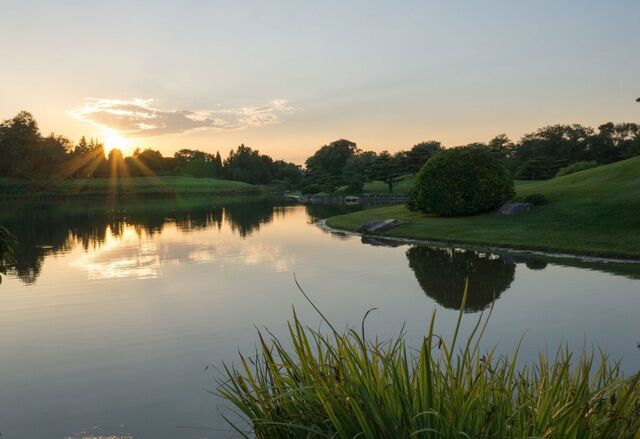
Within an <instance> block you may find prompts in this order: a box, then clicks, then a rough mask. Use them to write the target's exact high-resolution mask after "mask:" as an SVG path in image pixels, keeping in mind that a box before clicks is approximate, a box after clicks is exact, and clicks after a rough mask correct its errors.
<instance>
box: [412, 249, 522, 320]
mask: <svg viewBox="0 0 640 439" xmlns="http://www.w3.org/2000/svg"><path fill="white" fill-rule="evenodd" d="M407 258H408V259H409V267H411V269H412V270H413V272H414V274H415V275H416V279H417V280H418V283H419V284H420V286H421V287H422V289H423V290H424V292H425V293H426V294H427V295H428V296H429V297H431V298H433V299H435V300H436V302H438V303H439V304H440V305H442V306H444V307H447V308H452V309H460V305H461V303H462V295H463V293H464V287H465V282H466V280H467V279H469V290H468V291H469V292H468V296H467V304H466V306H465V309H466V311H469V312H475V311H480V310H482V309H484V308H486V307H487V306H488V305H490V304H491V302H492V301H493V298H494V297H495V298H496V299H497V298H498V297H500V294H502V292H503V291H504V290H506V289H507V288H509V286H510V285H511V282H513V278H514V274H515V267H516V265H515V264H514V263H513V262H508V261H507V260H505V259H504V258H502V257H500V256H497V255H494V254H490V253H478V252H475V251H473V250H457V249H448V248H433V247H424V246H413V247H411V248H410V249H409V250H407Z"/></svg>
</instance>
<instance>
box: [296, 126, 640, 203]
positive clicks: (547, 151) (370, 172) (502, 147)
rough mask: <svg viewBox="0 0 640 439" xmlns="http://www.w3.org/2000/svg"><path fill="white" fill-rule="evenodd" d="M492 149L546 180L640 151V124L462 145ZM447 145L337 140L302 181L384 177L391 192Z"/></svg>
mask: <svg viewBox="0 0 640 439" xmlns="http://www.w3.org/2000/svg"><path fill="white" fill-rule="evenodd" d="M460 146H461V147H467V148H481V149H484V150H486V151H488V152H489V153H490V154H491V155H492V156H493V157H494V158H496V159H497V160H499V161H500V162H501V163H502V164H503V165H505V167H506V168H507V169H508V170H509V171H510V172H511V175H512V176H513V177H514V178H516V179H521V180H544V179H549V178H552V177H555V176H556V174H558V172H559V171H560V170H561V169H566V168H567V167H569V166H571V165H573V167H574V168H575V169H581V168H586V167H588V166H590V165H597V164H607V163H613V162H617V161H620V160H625V159H628V158H631V157H635V156H638V155H640V125H638V124H636V123H612V122H608V123H605V124H602V125H600V126H599V127H598V129H597V130H594V129H593V128H589V127H584V126H582V125H578V124H573V125H551V126H546V127H543V128H540V129H538V130H536V131H534V132H532V133H527V134H525V135H524V136H522V138H521V139H520V140H519V141H518V142H513V141H512V140H510V139H509V138H508V137H507V136H506V135H505V134H500V135H498V136H495V137H494V138H493V139H491V140H490V141H489V142H487V143H479V142H477V143H470V144H468V145H460ZM442 150H443V146H442V144H441V143H440V142H438V141H435V140H432V141H427V142H421V143H418V144H416V145H414V146H413V147H411V148H410V149H408V150H403V151H399V152H396V153H395V154H391V153H389V152H388V151H382V152H380V153H376V152H374V151H362V150H360V149H358V148H357V146H356V144H355V143H354V142H351V141H349V140H346V139H340V140H336V141H335V142H332V143H330V144H328V145H325V146H323V147H321V148H320V149H318V150H317V151H316V152H315V153H314V154H313V155H312V156H311V157H309V158H308V159H307V160H306V172H305V177H304V183H303V184H304V185H306V186H307V187H309V189H308V190H307V192H309V193H312V192H314V191H318V192H319V191H320V190H322V191H325V192H333V191H335V190H336V189H338V188H341V187H342V188H347V190H351V191H354V192H357V191H358V189H360V190H361V189H362V186H363V183H364V182H367V181H371V180H380V181H383V182H385V183H386V184H387V185H388V187H389V190H390V192H393V188H394V186H395V185H396V184H397V183H398V181H400V180H401V177H402V176H404V175H407V174H416V173H417V172H418V171H419V170H420V169H421V168H422V166H423V165H424V164H425V163H426V162H427V160H429V159H430V158H431V157H432V156H434V155H435V154H437V153H439V152H440V151H442Z"/></svg>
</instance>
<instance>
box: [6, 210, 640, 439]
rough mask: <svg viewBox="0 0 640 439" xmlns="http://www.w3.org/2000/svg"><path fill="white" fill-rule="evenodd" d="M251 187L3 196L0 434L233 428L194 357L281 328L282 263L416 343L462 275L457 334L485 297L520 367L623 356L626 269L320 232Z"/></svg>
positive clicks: (334, 311)
mask: <svg viewBox="0 0 640 439" xmlns="http://www.w3.org/2000/svg"><path fill="white" fill-rule="evenodd" d="M335 209H338V210H343V211H344V210H347V209H349V208H347V207H338V208H336V207H333V208H326V207H322V206H316V207H304V206H296V205H283V204H278V203H276V202H272V201H269V200H261V199H251V200H247V201H245V202H241V201H234V202H227V203H223V204H214V203H206V202H203V203H196V202H193V201H190V202H189V203H167V202H145V205H144V206H142V205H136V204H129V205H121V206H111V207H106V206H97V205H88V204H68V205H58V206H33V205H32V206H28V205H22V206H3V209H2V213H1V214H0V223H3V224H6V225H8V226H9V227H10V228H11V229H12V230H13V231H14V233H15V234H16V235H17V236H18V238H19V240H20V247H19V248H18V254H17V256H18V260H17V264H16V267H15V269H14V270H13V271H12V272H11V273H9V275H8V276H6V277H4V280H3V283H2V284H1V285H0V313H1V317H0V433H2V437H3V439H4V438H7V439H14V438H19V439H22V438H65V437H83V436H99V435H105V436H106V435H131V436H133V437H135V438H136V439H139V438H213V437H225V436H233V435H230V434H228V433H226V432H225V429H226V428H227V427H226V426H225V424H224V422H223V421H222V419H221V416H220V413H228V409H227V408H226V407H225V405H224V404H223V403H222V402H221V401H220V400H218V399H217V398H216V397H214V396H213V395H211V394H210V393H208V392H207V391H208V390H215V388H216V382H215V379H216V377H219V376H220V375H219V374H218V373H217V372H216V371H215V370H212V369H211V368H209V369H208V370H205V367H206V366H207V365H209V364H213V365H216V366H219V365H220V364H221V362H222V361H233V360H234V359H235V358H236V356H237V350H238V349H240V350H241V351H244V352H249V353H250V352H251V351H252V350H253V348H254V347H255V340H256V333H255V329H254V325H255V326H258V327H262V326H267V327H269V328H270V329H271V330H273V331H274V332H275V333H278V334H283V333H284V330H285V323H286V320H287V319H288V318H289V317H290V315H291V306H292V305H293V306H295V307H296V310H297V311H298V312H299V313H300V314H301V317H302V318H303V319H304V320H305V321H307V322H309V323H310V324H311V325H312V326H313V325H320V323H319V319H318V317H317V316H316V315H314V314H313V312H312V311H311V309H310V307H309V305H308V304H306V303H305V301H304V299H303V298H302V297H301V296H300V294H299V293H297V291H296V288H295V285H294V283H293V273H295V274H296V275H297V277H298V279H299V281H300V282H301V283H302V285H303V286H304V287H305V289H306V290H307V291H308V292H309V294H310V295H311V296H312V297H313V298H314V299H315V301H316V303H317V305H318V306H319V307H320V308H321V309H322V310H323V311H324V312H325V313H326V314H327V315H328V316H329V318H331V319H332V320H333V322H335V324H336V325H338V326H342V327H346V326H348V325H353V326H355V325H359V324H360V320H361V318H362V316H363V315H364V313H365V312H366V311H367V310H368V309H369V308H372V307H377V308H379V310H378V311H377V312H376V313H375V314H373V315H372V316H370V317H369V319H368V320H367V331H368V332H369V334H372V335H373V334H375V335H378V336H381V337H390V336H393V335H395V334H397V333H398V331H400V329H401V327H402V325H403V323H406V331H407V337H408V340H409V342H410V343H415V344H417V343H418V342H419V340H420V337H421V335H422V334H423V333H424V330H425V326H426V324H427V322H428V319H429V317H430V316H431V313H432V310H433V309H434V308H436V309H437V312H438V324H437V328H438V330H439V332H440V333H443V334H450V331H451V328H452V326H453V324H454V320H455V318H456V316H457V312H456V310H455V308H456V306H457V305H458V304H459V302H460V298H461V291H462V288H463V286H464V281H465V278H467V277H469V279H470V288H471V297H470V299H469V307H468V308H469V315H468V317H467V318H466V319H465V324H466V325H465V328H469V326H471V325H472V324H473V323H474V322H475V317H477V316H478V315H479V311H480V310H483V309H485V308H486V307H487V306H489V305H490V303H491V301H492V299H493V297H494V295H495V297H496V304H495V309H494V315H493V318H492V321H491V323H490V324H489V330H488V333H487V336H486V339H485V342H486V344H487V345H488V346H492V345H494V344H498V350H499V351H501V352H510V351H511V350H512V349H513V347H514V345H515V344H516V343H517V342H518V340H519V339H520V337H521V336H522V335H523V334H525V341H524V347H523V356H522V361H528V360H531V359H532V358H533V357H534V356H535V354H536V353H537V352H538V351H539V350H543V349H545V348H548V349H549V350H553V349H554V348H555V347H556V346H557V345H558V343H560V342H563V341H566V342H568V343H569V344H570V346H571V347H573V348H577V349H580V348H581V347H582V346H583V345H585V344H586V345H587V346H588V347H590V346H602V347H604V348H606V350H607V351H608V352H609V353H611V354H612V356H614V357H616V358H623V362H622V365H623V368H624V370H625V371H627V373H630V372H633V371H635V370H637V369H638V368H640V350H639V349H638V347H637V344H638V343H639V342H640V319H638V312H639V311H640V265H634V264H612V263H609V264H605V263H589V262H584V261H579V260H553V259H544V258H541V257H531V256H524V255H516V254H509V253H506V254H496V253H478V252H474V251H465V250H461V249H447V248H435V247H421V246H413V245H395V246H394V245H389V244H388V243H384V242H379V241H375V240H368V241H367V240H362V239H361V238H360V237H356V236H340V235H336V234H331V233H329V232H326V231H323V230H321V229H320V228H318V227H317V226H316V225H314V221H315V220H316V219H318V218H322V217H324V216H326V215H330V214H333V213H334V212H333V210H335Z"/></svg>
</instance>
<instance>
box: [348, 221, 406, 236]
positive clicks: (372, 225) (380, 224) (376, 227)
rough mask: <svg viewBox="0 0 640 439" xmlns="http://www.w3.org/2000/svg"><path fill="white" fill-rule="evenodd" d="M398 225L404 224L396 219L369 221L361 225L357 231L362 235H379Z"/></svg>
mask: <svg viewBox="0 0 640 439" xmlns="http://www.w3.org/2000/svg"><path fill="white" fill-rule="evenodd" d="M400 224H405V222H404V221H400V220H397V219H383V220H375V221H370V222H368V223H366V224H363V225H362V226H361V227H360V230H359V231H360V232H362V233H379V232H382V231H383V230H388V229H390V228H392V227H397V226H399V225H400Z"/></svg>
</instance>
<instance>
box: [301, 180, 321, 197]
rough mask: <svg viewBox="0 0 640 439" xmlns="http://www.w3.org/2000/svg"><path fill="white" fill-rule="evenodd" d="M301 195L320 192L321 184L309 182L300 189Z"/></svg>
mask: <svg viewBox="0 0 640 439" xmlns="http://www.w3.org/2000/svg"><path fill="white" fill-rule="evenodd" d="M301 192H302V194H303V195H311V194H317V193H318V192H322V186H320V185H319V184H315V183H313V184H309V185H307V186H305V187H303V188H302V190H301Z"/></svg>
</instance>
